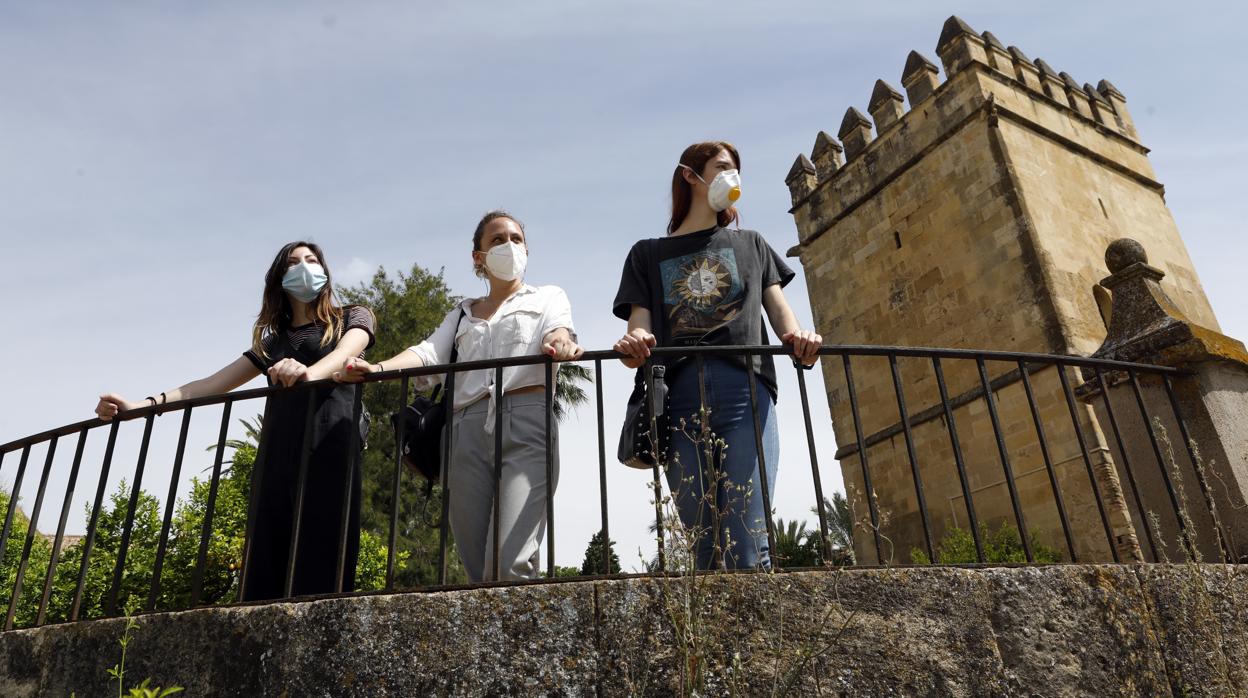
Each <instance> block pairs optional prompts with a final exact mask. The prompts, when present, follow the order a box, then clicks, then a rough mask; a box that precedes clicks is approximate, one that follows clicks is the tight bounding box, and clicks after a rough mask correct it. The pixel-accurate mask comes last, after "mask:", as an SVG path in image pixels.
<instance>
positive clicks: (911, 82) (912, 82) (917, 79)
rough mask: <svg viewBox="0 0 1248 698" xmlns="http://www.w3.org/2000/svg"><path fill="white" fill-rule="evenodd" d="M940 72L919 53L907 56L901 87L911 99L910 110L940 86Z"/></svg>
mask: <svg viewBox="0 0 1248 698" xmlns="http://www.w3.org/2000/svg"><path fill="white" fill-rule="evenodd" d="M939 73H940V70H939V69H938V68H937V67H936V64H935V63H933V62H931V61H929V60H927V58H925V57H924V56H923V54H921V53H919V52H918V51H911V52H910V55H908V56H906V67H905V68H904V69H903V70H902V71H901V86H902V87H904V88H905V90H906V96H907V97H909V98H910V108H911V109H914V107H915V106H916V105H918V103H919V102H922V101H923V100H925V99H927V98H928V97H929V96H931V94H932V93H933V92H935V91H936V88H937V87H939V86H940V78H939V77H938V75H939Z"/></svg>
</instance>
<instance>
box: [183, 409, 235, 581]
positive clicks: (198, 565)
mask: <svg viewBox="0 0 1248 698" xmlns="http://www.w3.org/2000/svg"><path fill="white" fill-rule="evenodd" d="M233 404H234V403H233V402H226V403H225V404H224V405H223V406H222V409H221V431H220V433H219V434H218V435H217V447H216V449H215V452H214V453H213V459H212V482H211V484H210V485H209V486H208V505H207V507H205V509H204V527H203V530H202V531H201V532H200V536H199V555H198V556H197V557H196V560H195V571H194V572H193V573H192V575H191V605H192V606H198V605H199V601H200V599H201V597H202V594H203V590H204V567H205V565H207V563H208V541H209V539H210V538H211V537H212V519H213V514H214V512H215V511H216V507H217V487H218V485H220V484H221V461H222V459H223V458H224V457H225V436H226V432H228V431H229V428H230V407H231V405H233Z"/></svg>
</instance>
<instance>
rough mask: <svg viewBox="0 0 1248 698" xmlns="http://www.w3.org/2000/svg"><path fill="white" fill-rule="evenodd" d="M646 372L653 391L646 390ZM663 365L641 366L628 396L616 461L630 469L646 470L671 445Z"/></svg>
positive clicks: (655, 462)
mask: <svg viewBox="0 0 1248 698" xmlns="http://www.w3.org/2000/svg"><path fill="white" fill-rule="evenodd" d="M647 370H649V371H650V373H651V377H652V380H653V385H654V390H649V389H648V388H647V385H646V384H647V381H646V371H647ZM666 373H667V367H666V366H663V365H661V364H660V365H651V366H648V367H647V366H643V367H641V368H639V369H637V375H636V377H635V378H634V381H633V392H632V394H631V395H629V396H628V407H627V408H626V410H625V413H624V428H623V429H622V430H621V431H620V443H619V446H617V447H616V458H618V459H619V460H620V462H621V463H623V464H624V465H627V466H628V467H630V468H638V469H641V470H649V469H650V468H653V467H654V466H655V464H657V463H658V462H659V458H658V456H660V455H662V454H664V453H666V452H667V449H668V447H669V446H670V445H671V441H672V438H671V437H672V429H671V422H670V421H669V419H668V416H667V409H666V406H667V383H665V382H664V380H663V379H664V376H665V374H666Z"/></svg>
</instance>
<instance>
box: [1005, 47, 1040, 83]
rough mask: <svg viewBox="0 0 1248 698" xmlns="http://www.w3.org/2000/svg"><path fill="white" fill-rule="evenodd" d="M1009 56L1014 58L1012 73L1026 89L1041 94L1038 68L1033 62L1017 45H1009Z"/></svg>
mask: <svg viewBox="0 0 1248 698" xmlns="http://www.w3.org/2000/svg"><path fill="white" fill-rule="evenodd" d="M1009 50H1010V57H1011V58H1013V59H1014V74H1015V75H1017V76H1018V79H1019V80H1022V81H1023V84H1024V85H1026V86H1027V87H1028V89H1031V90H1034V91H1036V92H1039V93H1041V94H1043V93H1044V87H1043V86H1042V85H1041V84H1040V69H1039V68H1037V67H1036V64H1035V63H1032V62H1031V59H1030V58H1028V57H1027V54H1025V53H1023V51H1022V49H1020V48H1019V47H1017V46H1011V47H1010V49H1009Z"/></svg>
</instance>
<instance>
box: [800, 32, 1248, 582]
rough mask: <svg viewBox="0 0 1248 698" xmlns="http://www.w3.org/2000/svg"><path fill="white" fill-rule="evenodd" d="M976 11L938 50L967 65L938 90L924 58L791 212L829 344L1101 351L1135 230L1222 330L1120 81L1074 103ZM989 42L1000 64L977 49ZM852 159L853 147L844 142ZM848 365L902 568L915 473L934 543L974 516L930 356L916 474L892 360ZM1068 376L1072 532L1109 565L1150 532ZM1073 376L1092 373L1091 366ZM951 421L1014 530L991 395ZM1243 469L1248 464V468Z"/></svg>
mask: <svg viewBox="0 0 1248 698" xmlns="http://www.w3.org/2000/svg"><path fill="white" fill-rule="evenodd" d="M964 24H965V23H962V22H959V21H956V20H952V21H951V22H950V23H949V24H948V25H947V26H946V29H947V30H948V37H947V38H948V39H949V41H948V45H946V46H945V50H944V51H941V52H940V55H941V59H942V61H943V60H945V59H950V60H956V61H957V62H958V65H960V66H961V70H960V71H952V72H951V71H949V70H948V69H946V76H947V79H946V80H945V81H944V82H943V83H941V84H939V85H938V86H937V83H936V82H935V68H934V67H933V66H930V65H929V64H928V63H927V62H926V61H924V60H923V59H922V57H921V56H918V55H917V54H911V56H910V57H909V60H907V69H906V70H905V71H904V76H903V79H902V82H903V84H904V85H905V87H906V90H907V92H908V93H909V94H910V109H909V111H908V112H906V113H905V115H904V116H902V117H901V118H900V119H898V120H897V121H896V122H893V123H891V125H889V126H887V127H885V128H881V129H878V130H877V132H876V137H875V139H874V140H872V141H871V142H870V145H869V146H868V147H865V149H862V150H861V152H858V153H857V155H856V156H855V157H847V159H846V163H845V165H844V166H842V167H840V168H838V169H837V170H836V171H835V173H832V174H831V175H830V176H828V177H821V178H820V179H819V182H818V186H817V187H816V188H815V190H814V191H812V192H811V193H810V194H809V195H808V196H805V197H804V198H803V199H801V200H800V201H798V202H796V203H795V205H794V207H793V216H794V221H795V223H796V224H797V225H796V227H797V231H798V240H799V243H800V246H799V247H798V248H796V250H795V251H796V253H797V256H800V258H801V264H802V267H803V269H804V271H805V274H806V285H807V289H808V290H809V293H810V301H811V309H812V312H813V315H814V325H815V328H816V329H817V330H818V331H819V332H820V334H822V335H823V337H824V339H825V341H827V342H828V343H830V344H843V345H858V344H876V345H903V346H916V347H917V346H928V347H959V348H969V349H996V350H1007V351H1028V352H1042V353H1051V354H1085V355H1086V354H1089V353H1091V352H1092V351H1094V350H1095V349H1096V348H1097V347H1098V346H1100V345H1101V343H1102V341H1103V340H1104V339H1105V336H1106V328H1105V323H1104V321H1103V320H1102V316H1101V313H1100V307H1099V306H1098V304H1097V303H1096V301H1095V298H1094V296H1093V294H1092V293H1089V289H1091V288H1093V287H1094V286H1095V285H1096V284H1097V283H1098V282H1099V281H1100V280H1101V279H1102V277H1104V275H1105V274H1104V263H1103V260H1102V259H1101V258H1100V253H1101V252H1102V251H1103V250H1104V249H1105V245H1108V244H1109V243H1110V242H1111V241H1112V240H1115V239H1117V238H1121V237H1125V236H1127V235H1130V236H1131V237H1134V238H1136V239H1138V240H1139V241H1140V243H1142V244H1143V245H1144V246H1146V247H1147V248H1148V251H1149V254H1150V255H1151V256H1152V257H1153V259H1154V263H1155V264H1156V266H1157V267H1158V268H1159V269H1161V270H1163V271H1165V273H1166V284H1167V286H1166V287H1167V291H1168V293H1169V294H1170V297H1171V298H1172V299H1173V302H1174V304H1175V305H1176V306H1177V307H1178V308H1179V309H1181V310H1182V311H1183V313H1184V314H1185V315H1186V316H1187V317H1188V318H1190V319H1191V320H1192V321H1193V323H1196V324H1199V325H1202V326H1204V327H1209V328H1212V329H1216V328H1217V321H1216V318H1215V317H1214V314H1213V309H1212V307H1211V306H1210V304H1209V301H1208V298H1207V297H1206V296H1205V293H1204V291H1203V289H1202V288H1201V286H1200V282H1199V279H1198V277H1197V274H1196V270H1195V267H1194V264H1193V263H1192V260H1191V257H1190V255H1188V253H1187V250H1186V248H1185V247H1184V244H1183V240H1182V237H1181V236H1180V234H1179V230H1178V228H1177V227H1176V225H1175V223H1174V220H1173V218H1172V217H1171V215H1170V211H1169V210H1168V209H1167V207H1166V203H1165V199H1164V197H1163V196H1162V194H1163V189H1162V186H1161V184H1160V183H1158V182H1157V181H1156V174H1155V173H1154V172H1153V169H1152V166H1151V164H1150V163H1149V160H1148V157H1147V155H1148V151H1147V149H1145V148H1144V147H1143V146H1141V145H1140V144H1139V143H1138V141H1137V140H1136V139H1135V138H1134V137H1133V136H1130V135H1127V134H1126V132H1124V131H1122V130H1121V129H1119V128H1118V127H1117V119H1118V118H1119V117H1118V116H1116V114H1117V111H1115V110H1117V109H1118V106H1119V102H1120V101H1121V100H1120V99H1119V97H1120V96H1115V95H1117V94H1118V93H1117V92H1116V91H1113V90H1112V89H1111V87H1110V86H1108V85H1106V86H1104V87H1103V88H1102V89H1098V90H1097V92H1098V94H1100V95H1101V97H1102V98H1103V99H1105V100H1108V101H1109V103H1110V107H1109V110H1106V108H1105V103H1104V102H1102V101H1100V100H1093V99H1092V98H1090V97H1089V96H1088V95H1087V94H1086V92H1085V90H1084V88H1083V87H1082V86H1078V94H1076V95H1075V97H1076V101H1075V103H1073V104H1072V102H1071V99H1070V97H1069V95H1067V91H1068V87H1069V90H1075V89H1076V86H1075V85H1074V84H1073V82H1072V83H1071V84H1070V85H1069V86H1068V84H1067V83H1066V82H1064V81H1063V80H1062V79H1061V78H1060V74H1059V73H1058V71H1056V70H1054V69H1053V68H1052V67H1051V66H1049V65H1048V64H1047V63H1046V64H1043V65H1044V68H1045V78H1046V82H1045V83H1042V82H1041V80H1040V73H1039V70H1038V68H1037V66H1036V65H1033V64H1032V63H1031V62H1030V61H1028V59H1027V56H1026V55H1024V54H1023V52H1022V51H1020V50H1018V49H1017V48H1014V49H1012V50H1011V49H1007V51H1008V52H1009V59H1008V60H1007V58H1006V56H1005V55H1004V54H1001V55H998V53H999V49H998V48H996V47H994V46H992V42H987V41H986V40H985V39H981V38H977V37H972V36H971V35H970V33H969V31H970V29H969V27H964V26H963V25H964ZM942 43H945V42H942ZM985 46H987V47H988V48H987V49H985V48H984V47H985ZM984 50H988V51H989V54H988V55H989V58H990V60H989V62H988V63H984V62H983V61H981V60H980V59H979V58H978V55H979V53H982V51H984ZM950 51H953V53H954V54H958V55H956V56H953V55H951V54H950V53H949V52H950ZM959 52H961V53H959ZM919 78H922V79H923V80H927V79H928V78H930V80H931V82H930V86H932V89H933V91H931V92H930V94H926V93H919V94H917V95H916V94H915V93H914V92H912V91H911V88H912V81H913V80H916V79H919ZM914 84H919V83H914ZM921 87H923V86H922V85H921ZM923 89H926V87H923ZM1046 90H1047V91H1046ZM1051 95H1052V96H1051ZM1115 100H1119V101H1115ZM1094 103H1095V105H1097V106H1095V107H1093V106H1092V105H1093V104H1094ZM1124 106H1125V104H1124ZM1081 109H1082V110H1085V111H1081ZM1093 110H1095V111H1093ZM1111 112H1113V113H1111ZM846 152H847V154H852V153H854V152H855V151H854V149H853V147H852V146H851V144H850V143H849V142H848V141H847V142H846ZM817 165H818V162H816V166H817ZM1115 293H1116V292H1115ZM854 364H855V389H856V391H857V399H858V407H859V414H858V417H859V418H860V426H861V428H862V432H863V436H864V440H865V441H866V447H867V449H866V459H865V460H866V461H867V466H868V467H869V470H870V473H871V480H872V489H873V490H874V492H871V493H868V492H867V487H866V484H865V480H866V478H865V477H864V475H863V464H862V462H861V461H860V460H859V457H858V455H857V436H856V434H855V428H854V427H855V421H854V415H853V414H852V410H851V406H850V404H849V399H848V390H847V386H846V381H845V377H844V371H843V368H842V367H841V365H840V363H839V362H837V361H826V360H825V361H824V362H823V364H822V366H823V371H824V383H825V385H826V387H827V390H828V402H829V407H830V411H831V414H832V423H833V428H834V430H835V431H836V438H837V446H838V451H839V453H840V455H841V458H839V460H840V465H841V470H842V475H843V477H844V480H845V483H846V486H847V488H848V490H847V496H848V497H849V499H850V501H851V503H852V504H853V505H854V510H855V513H856V515H857V516H858V518H859V520H860V521H862V522H863V523H864V524H867V525H869V521H868V519H869V516H868V512H869V509H870V507H869V506H868V499H867V497H868V496H873V497H877V498H878V505H877V508H878V509H879V511H880V512H885V513H886V514H887V522H886V523H885V524H884V525H883V527H882V528H883V530H882V533H883V534H884V535H885V536H887V537H888V538H889V539H891V541H892V542H893V543H895V544H896V545H895V546H894V550H893V551H892V552H891V554H890V553H889V552H888V551H885V554H884V558H885V561H891V562H893V563H898V562H906V561H908V560H909V553H910V551H911V549H912V548H914V547H920V546H922V545H923V543H924V541H923V523H922V519H921V515H920V512H919V511H918V509H919V507H918V498H917V497H916V495H915V482H914V476H913V473H914V471H915V470H917V471H918V472H919V475H920V476H921V479H922V482H923V488H924V494H925V497H926V500H927V502H928V508H929V517H930V519H931V521H930V528H931V531H932V537H933V538H934V539H935V540H936V541H937V542H939V540H940V539H941V538H942V536H944V535H945V534H946V532H947V531H949V530H951V529H952V528H953V527H955V526H956V527H958V528H961V529H963V530H966V529H967V527H968V525H969V521H968V516H967V497H966V495H965V494H964V493H963V492H962V491H961V487H960V486H959V483H958V478H957V470H956V462H955V457H954V454H953V452H952V449H951V447H950V436H949V433H948V428H947V426H946V423H945V421H944V420H943V419H942V418H943V411H942V410H941V409H939V408H940V402H939V395H938V386H937V385H936V380H935V376H934V371H933V369H932V366H931V365H930V362H927V361H923V360H918V359H915V360H903V361H901V362H899V371H900V374H901V376H900V377H901V383H902V388H903V392H904V395H905V399H906V402H907V405H906V406H907V409H908V410H909V413H910V415H911V416H915V415H920V418H916V419H915V421H914V422H913V423H912V424H911V425H910V426H911V430H912V431H913V434H912V440H913V446H914V451H915V453H916V454H918V456H917V461H918V463H917V467H912V465H911V463H910V459H909V457H908V446H907V443H906V442H905V438H904V436H903V435H902V430H901V420H900V418H899V412H898V405H897V401H896V396H895V392H894V386H893V384H892V373H891V370H890V367H889V365H888V363H887V361H886V360H884V359H875V358H873V357H861V358H859V357H855V360H854ZM988 369H989V374H990V376H989V377H990V378H992V379H995V378H997V377H999V376H1003V375H1004V374H1006V373H1007V372H1009V371H1012V370H1016V367H1013V366H1009V365H1008V364H998V363H990V364H989V366H988ZM944 370H945V372H946V379H947V381H948V383H949V392H950V394H951V395H953V396H958V395H968V394H969V391H971V390H973V389H974V388H975V387H976V386H977V385H978V378H979V377H978V375H976V372H975V366H974V364H973V362H968V361H947V362H945V365H944ZM1056 374H1057V372H1056V371H1048V372H1046V374H1045V375H1042V376H1035V377H1033V382H1034V383H1035V384H1036V385H1035V388H1036V391H1037V394H1036V400H1037V407H1038V409H1039V411H1040V416H1041V418H1042V422H1043V428H1044V430H1045V431H1046V433H1047V439H1048V447H1049V450H1050V451H1051V455H1052V462H1053V467H1054V470H1055V472H1056V480H1057V482H1058V488H1059V489H1060V490H1061V491H1062V493H1063V497H1064V498H1065V499H1066V502H1065V506H1066V509H1067V514H1068V515H1069V516H1068V520H1069V521H1070V522H1071V525H1072V528H1073V529H1074V530H1073V547H1074V548H1075V553H1076V555H1075V558H1076V559H1078V560H1080V561H1085V562H1086V561H1108V560H1111V559H1113V558H1112V557H1111V547H1110V540H1113V541H1114V546H1115V549H1118V550H1119V552H1120V554H1121V553H1122V552H1123V551H1122V548H1123V547H1124V546H1126V547H1128V548H1131V547H1132V546H1131V545H1130V542H1131V541H1132V540H1138V539H1139V538H1141V536H1142V533H1141V531H1139V530H1138V529H1137V527H1136V526H1133V525H1132V518H1131V516H1129V514H1128V512H1127V509H1126V507H1124V506H1117V504H1118V502H1119V500H1120V499H1121V496H1120V492H1121V490H1122V487H1121V486H1120V483H1118V482H1117V479H1118V476H1116V475H1114V473H1115V472H1116V471H1115V469H1114V467H1113V466H1114V465H1116V463H1111V462H1110V461H1111V460H1112V458H1113V457H1112V455H1111V451H1112V449H1113V446H1112V445H1111V443H1109V442H1110V441H1112V439H1113V436H1112V433H1111V430H1110V428H1109V425H1108V424H1105V423H1104V422H1103V421H1101V419H1100V418H1099V417H1097V416H1096V415H1095V414H1093V413H1092V412H1091V411H1089V410H1087V409H1083V408H1080V409H1079V410H1078V414H1077V415H1075V417H1074V419H1073V420H1072V415H1071V414H1070V412H1069V410H1068V409H1067V405H1066V402H1065V396H1064V393H1063V391H1062V389H1061V386H1060V385H1059V384H1058V382H1057V380H1056ZM1068 378H1070V379H1071V380H1072V381H1073V382H1075V383H1076V384H1077V383H1078V382H1079V381H1078V378H1077V376H1074V375H1069V374H1068ZM996 397H997V402H998V409H999V410H1000V412H1001V414H1000V417H1001V424H1002V429H1003V431H1004V432H1005V434H1004V439H1005V442H1006V446H1007V449H1008V453H1009V458H1010V460H1011V462H1012V470H1013V477H1014V483H1013V484H1014V486H1015V487H1016V488H1017V490H1018V496H1019V501H1020V506H1021V509H1022V511H1023V515H1024V517H1025V519H1026V522H1027V527H1028V529H1029V530H1031V531H1032V532H1034V533H1036V535H1037V537H1038V539H1039V540H1040V541H1041V542H1042V543H1044V544H1046V545H1049V546H1051V547H1054V548H1057V549H1059V550H1060V549H1064V548H1066V544H1065V541H1064V539H1063V536H1062V528H1061V520H1060V517H1059V516H1058V514H1057V507H1056V506H1055V503H1054V495H1053V488H1052V486H1051V484H1050V482H1049V478H1048V476H1047V474H1046V467H1045V464H1044V461H1043V457H1042V450H1041V448H1040V444H1039V439H1038V438H1037V436H1036V431H1035V427H1034V423H1033V421H1032V417H1031V415H1030V413H1029V412H1028V404H1027V400H1026V396H1025V395H1024V394H1023V388H1022V386H1020V385H1017V384H1014V385H1011V386H1007V387H1005V388H1003V389H1002V390H1001V391H1000V392H999V393H998V394H997V396H996ZM953 420H954V422H955V423H956V427H957V432H958V440H959V444H960V448H961V450H962V455H963V456H964V460H965V461H966V470H967V471H968V489H969V491H970V492H971V495H972V498H973V500H974V502H973V504H974V506H975V508H976V515H977V516H978V519H979V521H981V522H984V523H985V524H986V525H987V526H989V527H990V528H996V527H998V526H1000V525H1002V524H1003V523H1005V522H1009V523H1011V524H1013V523H1014V521H1015V516H1014V513H1013V511H1012V510H1011V507H1010V499H1009V493H1008V492H1007V484H1006V482H1005V476H1004V473H1003V470H1002V467H1001V463H1000V458H999V455H998V447H999V444H998V442H997V441H996V439H995V438H994V434H993V433H992V426H991V420H990V418H989V415H988V412H987V410H986V409H985V403H984V401H983V400H982V399H978V398H976V399H972V400H968V401H964V402H961V403H959V405H958V406H957V407H956V408H955V409H954V410H953ZM1076 420H1077V422H1078V424H1079V430H1080V432H1081V433H1082V434H1083V435H1084V437H1085V440H1086V442H1087V444H1086V445H1087V448H1088V450H1089V452H1090V454H1089V455H1090V460H1091V461H1092V469H1093V470H1094V471H1095V473H1096V474H1097V478H1098V479H1097V483H1098V486H1100V487H1102V488H1103V493H1105V499H1106V503H1107V506H1108V507H1109V510H1108V511H1107V518H1109V519H1110V525H1111V535H1106V533H1105V530H1104V525H1103V523H1102V517H1101V515H1100V513H1099V511H1098V508H1097V506H1096V502H1095V500H1094V498H1093V497H1092V496H1091V486H1090V483H1089V478H1088V474H1087V468H1086V467H1085V466H1084V463H1083V457H1082V454H1081V449H1080V447H1079V445H1078V443H1077V442H1076V433H1075V429H1074V427H1073V426H1072V421H1076ZM1178 443H1179V445H1180V446H1181V445H1182V442H1181V441H1179V442H1178ZM1149 455H1150V458H1151V453H1150V454H1149ZM1242 456H1243V453H1242V452H1240V453H1236V454H1235V457H1234V459H1233V460H1232V461H1230V462H1233V463H1236V464H1238V463H1240V462H1241V460H1240V459H1241V458H1242ZM1242 467H1243V468H1244V469H1245V471H1248V463H1244V465H1243V466H1242ZM1103 473H1104V474H1105V477H1104V478H1102V477H1101V475H1102V474H1103ZM1193 494H1194V496H1195V497H1198V496H1199V494H1198V493H1195V492H1194V493H1193ZM933 502H939V503H940V504H939V505H933V504H932V503H933ZM1194 506H1195V504H1194ZM1133 529H1135V530H1133ZM857 543H858V545H857V546H856V549H855V554H856V555H857V556H858V558H857V559H858V560H860V561H863V562H874V561H876V559H877V555H876V552H875V550H874V549H873V548H874V546H873V545H871V536H859V537H858V541H857ZM890 558H891V559H890ZM1063 558H1064V559H1069V558H1070V556H1069V555H1064V556H1063ZM1121 559H1123V560H1129V559H1131V556H1130V555H1122V556H1121Z"/></svg>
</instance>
